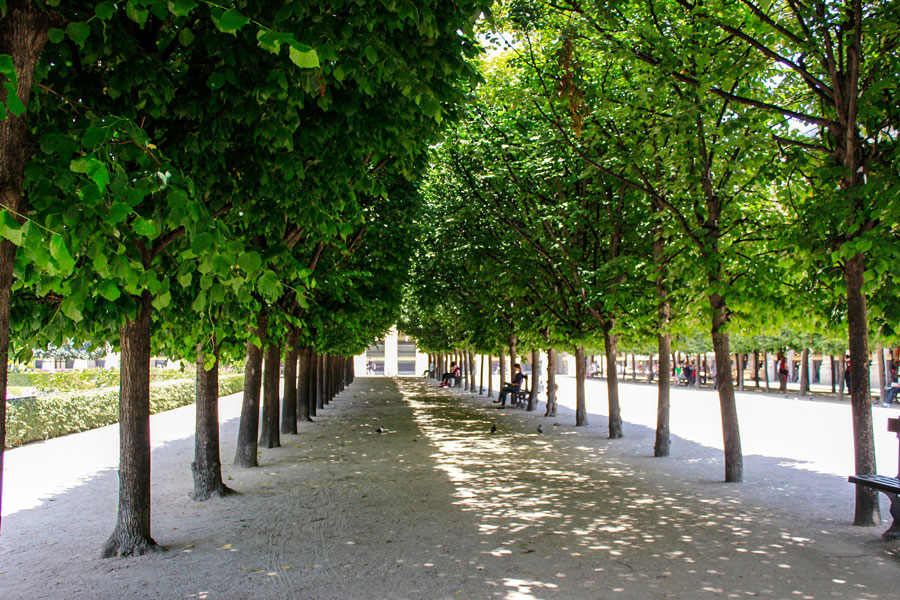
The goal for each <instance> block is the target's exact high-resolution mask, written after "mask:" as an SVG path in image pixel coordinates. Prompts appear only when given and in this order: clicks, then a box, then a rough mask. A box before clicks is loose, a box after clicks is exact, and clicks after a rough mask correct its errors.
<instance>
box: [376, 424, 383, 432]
mask: <svg viewBox="0 0 900 600" xmlns="http://www.w3.org/2000/svg"><path fill="white" fill-rule="evenodd" d="M375 433H384V428H383V427H382V426H381V425H379V426H378V429H376V430H375Z"/></svg>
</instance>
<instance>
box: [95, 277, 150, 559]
mask: <svg viewBox="0 0 900 600" xmlns="http://www.w3.org/2000/svg"><path fill="white" fill-rule="evenodd" d="M137 301H138V302H137V304H138V310H137V314H136V315H135V317H134V320H131V319H126V321H125V324H124V325H123V326H122V327H120V328H119V343H120V345H121V353H122V354H121V372H120V375H119V511H118V513H117V519H116V527H115V529H114V530H113V532H112V535H110V536H109V539H108V540H106V543H105V544H104V545H103V557H104V558H108V557H111V556H140V555H142V554H146V553H147V552H152V551H155V550H161V548H160V547H159V546H157V544H156V542H155V541H153V538H152V537H150V319H151V316H152V310H153V309H152V306H151V304H150V301H151V295H150V292H149V291H144V293H143V294H142V295H141V296H140V298H137Z"/></svg>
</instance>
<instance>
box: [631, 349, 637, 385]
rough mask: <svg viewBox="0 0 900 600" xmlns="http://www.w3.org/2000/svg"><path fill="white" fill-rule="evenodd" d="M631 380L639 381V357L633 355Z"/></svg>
mask: <svg viewBox="0 0 900 600" xmlns="http://www.w3.org/2000/svg"><path fill="white" fill-rule="evenodd" d="M631 380H632V381H637V356H635V354H634V352H632V353H631Z"/></svg>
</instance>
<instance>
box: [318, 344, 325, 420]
mask: <svg viewBox="0 0 900 600" xmlns="http://www.w3.org/2000/svg"><path fill="white" fill-rule="evenodd" d="M316 408H318V409H320V410H321V409H323V408H325V355H324V354H317V355H316Z"/></svg>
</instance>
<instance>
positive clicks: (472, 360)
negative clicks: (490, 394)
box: [469, 352, 481, 394]
mask: <svg viewBox="0 0 900 600" xmlns="http://www.w3.org/2000/svg"><path fill="white" fill-rule="evenodd" d="M474 391H475V353H474V352H469V392H474ZM478 393H479V394H480V393H481V390H479V391H478Z"/></svg>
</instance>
